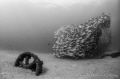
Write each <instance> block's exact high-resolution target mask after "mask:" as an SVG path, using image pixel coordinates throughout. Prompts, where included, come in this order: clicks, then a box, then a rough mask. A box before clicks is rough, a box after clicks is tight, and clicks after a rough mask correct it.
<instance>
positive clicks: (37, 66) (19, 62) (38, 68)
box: [15, 52, 43, 76]
mask: <svg viewBox="0 0 120 79" xmlns="http://www.w3.org/2000/svg"><path fill="white" fill-rule="evenodd" d="M31 58H33V59H34V61H33V62H31V63H29V60H30V59H31ZM24 61H25V62H24ZM42 65H43V61H41V60H40V59H39V58H38V56H37V55H35V54H33V53H31V52H24V53H22V54H20V55H19V56H18V58H17V59H16V61H15V67H22V68H25V69H30V70H32V71H35V72H36V73H35V75H36V76H38V75H40V74H41V73H42Z"/></svg>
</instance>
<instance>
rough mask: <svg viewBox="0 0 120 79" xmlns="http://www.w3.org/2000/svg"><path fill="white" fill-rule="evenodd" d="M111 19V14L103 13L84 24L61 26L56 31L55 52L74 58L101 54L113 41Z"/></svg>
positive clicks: (60, 55)
mask: <svg viewBox="0 0 120 79" xmlns="http://www.w3.org/2000/svg"><path fill="white" fill-rule="evenodd" d="M110 21H111V17H110V15H109V14H104V13H103V14H102V15H101V16H99V17H96V18H92V19H90V20H88V21H87V22H86V23H84V24H80V25H72V26H71V25H67V26H63V27H61V28H60V29H58V30H57V31H56V32H55V33H54V38H55V40H56V42H55V44H54V46H53V50H54V51H55V52H54V53H53V54H54V55H55V56H57V57H64V56H70V57H73V58H92V57H94V56H96V55H98V54H100V53H101V52H103V51H105V50H106V47H108V46H109V44H110V43H111V32H110ZM98 51H99V52H98Z"/></svg>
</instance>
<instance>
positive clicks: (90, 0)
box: [0, 0, 120, 52]
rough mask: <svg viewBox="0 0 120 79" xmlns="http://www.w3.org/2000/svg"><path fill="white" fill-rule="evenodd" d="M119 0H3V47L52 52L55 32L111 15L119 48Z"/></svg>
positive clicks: (0, 21)
mask: <svg viewBox="0 0 120 79" xmlns="http://www.w3.org/2000/svg"><path fill="white" fill-rule="evenodd" d="M119 6H120V1H119V0H0V49H1V50H22V51H39V52H53V51H52V46H53V44H54V42H55V40H54V32H55V31H56V30H58V29H59V28H60V27H61V26H64V25H71V24H82V23H85V22H86V21H87V20H88V19H91V18H94V17H98V16H100V15H101V14H102V13H103V12H104V13H110V14H111V30H112V37H113V42H112V44H111V49H113V50H119V49H120V44H119V43H120V42H119V40H120V35H119V33H120V32H119V31H120V26H119V25H120V22H119V21H120V18H119V14H120V11H119Z"/></svg>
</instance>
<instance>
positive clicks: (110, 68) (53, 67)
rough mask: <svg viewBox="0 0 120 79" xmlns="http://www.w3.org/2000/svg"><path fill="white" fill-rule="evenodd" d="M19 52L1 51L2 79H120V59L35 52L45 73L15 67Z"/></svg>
mask: <svg viewBox="0 0 120 79" xmlns="http://www.w3.org/2000/svg"><path fill="white" fill-rule="evenodd" d="M20 53H22V52H18V51H0V79H120V61H119V60H120V57H118V58H111V57H107V58H104V59H86V60H74V59H69V58H63V59H62V58H61V59H60V58H56V57H54V56H53V54H43V53H37V52H33V53H35V54H36V55H38V57H39V58H40V59H41V60H43V62H44V64H43V68H44V69H43V73H42V74H41V75H39V76H35V75H34V74H35V73H34V72H32V71H31V70H28V69H23V68H19V67H14V62H15V60H16V58H17V57H18V55H19V54H20Z"/></svg>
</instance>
